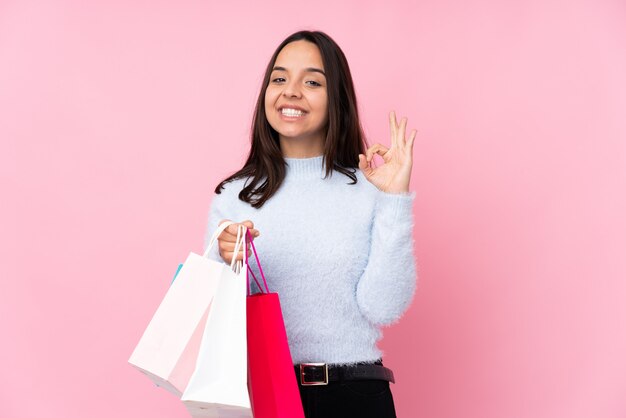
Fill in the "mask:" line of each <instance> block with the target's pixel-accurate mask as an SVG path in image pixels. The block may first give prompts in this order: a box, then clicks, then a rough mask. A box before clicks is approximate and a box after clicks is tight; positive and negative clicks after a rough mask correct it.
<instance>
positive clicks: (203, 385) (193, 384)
mask: <svg viewBox="0 0 626 418" xmlns="http://www.w3.org/2000/svg"><path fill="white" fill-rule="evenodd" d="M245 236H246V228H245V227H244V226H242V225H240V226H239V228H238V231H237V242H236V244H235V251H234V253H235V254H237V252H238V251H239V249H241V248H242V246H243V249H244V254H246V252H247V245H246V241H245ZM246 258H247V257H246ZM246 267H247V259H246V260H245V261H243V262H242V261H237V262H234V259H233V262H231V265H230V266H227V265H224V270H225V273H224V274H223V275H222V278H221V280H220V283H219V287H218V289H217V292H216V294H215V296H214V298H213V303H212V305H211V310H210V311H209V315H208V317H207V321H206V324H205V328H204V334H203V336H202V343H201V345H200V352H199V353H198V360H197V362H196V369H195V371H194V373H193V375H192V376H191V379H190V380H189V384H188V385H187V389H185V392H184V393H183V396H182V397H181V400H182V401H183V403H184V404H185V406H186V407H187V409H188V410H189V412H190V413H191V415H192V416H193V417H220V418H222V417H228V418H251V417H252V412H251V409H250V397H249V394H248V351H247V339H246V293H247V292H246V281H247V268H246Z"/></svg>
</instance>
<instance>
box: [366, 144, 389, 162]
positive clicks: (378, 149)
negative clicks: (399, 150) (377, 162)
mask: <svg viewBox="0 0 626 418" xmlns="http://www.w3.org/2000/svg"><path fill="white" fill-rule="evenodd" d="M387 151H389V148H387V147H386V146H384V145H383V144H374V145H372V146H371V147H369V148H368V149H367V151H366V153H365V157H366V159H367V162H368V163H369V162H371V161H372V159H373V158H374V154H378V155H380V156H381V157H382V156H384V155H385V154H386V153H387Z"/></svg>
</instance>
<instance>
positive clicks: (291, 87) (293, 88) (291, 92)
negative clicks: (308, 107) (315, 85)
mask: <svg viewBox="0 0 626 418" xmlns="http://www.w3.org/2000/svg"><path fill="white" fill-rule="evenodd" d="M284 86H285V89H284V90H283V95H284V96H286V97H300V95H301V91H300V85H299V84H298V81H297V80H291V81H289V82H287V83H285V84H284Z"/></svg>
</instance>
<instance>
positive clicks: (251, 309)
mask: <svg viewBox="0 0 626 418" xmlns="http://www.w3.org/2000/svg"><path fill="white" fill-rule="evenodd" d="M249 234H250V233H249V232H248V235H249ZM251 246H252V250H253V251H254V255H255V257H256V259H257V263H258V266H259V270H260V272H261V276H262V278H263V285H264V286H261V285H260V284H259V282H258V281H257V279H256V277H254V273H252V270H251V269H250V267H249V266H248V273H249V274H250V275H252V277H253V278H254V280H255V282H256V283H257V285H258V287H259V289H261V292H262V293H257V294H255V295H250V289H249V287H248V298H247V303H246V322H247V336H248V391H249V393H250V401H251V404H252V412H253V414H254V417H255V418H304V411H303V409H302V401H301V400H300V391H299V389H298V381H297V380H296V375H295V373H294V368H293V362H292V360H291V353H290V352H289V345H288V343H287V332H286V331H285V323H284V321H283V314H282V311H281V308H280V300H279V298H278V293H270V292H269V289H268V287H267V281H266V280H265V275H264V274H263V269H262V268H261V264H260V263H259V262H258V261H259V258H258V256H257V253H256V249H255V248H254V244H253V243H252V245H251Z"/></svg>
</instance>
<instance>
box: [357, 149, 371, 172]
mask: <svg viewBox="0 0 626 418" xmlns="http://www.w3.org/2000/svg"><path fill="white" fill-rule="evenodd" d="M359 168H360V169H361V171H362V172H363V174H365V175H366V176H368V175H369V174H370V173H371V171H372V167H370V164H369V163H368V162H367V158H366V157H365V155H363V154H359Z"/></svg>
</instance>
